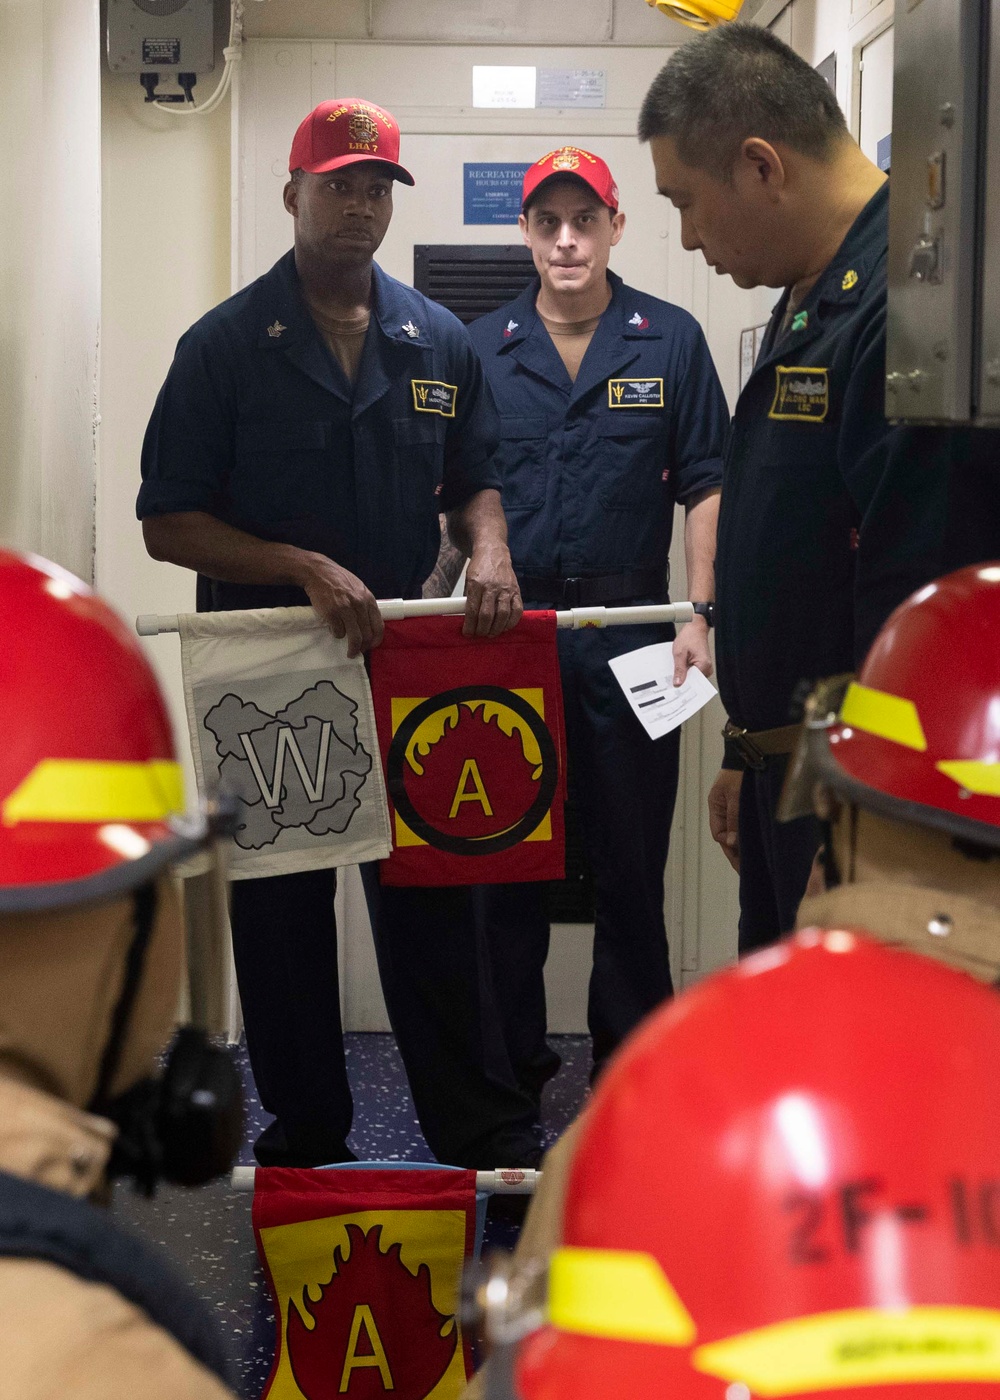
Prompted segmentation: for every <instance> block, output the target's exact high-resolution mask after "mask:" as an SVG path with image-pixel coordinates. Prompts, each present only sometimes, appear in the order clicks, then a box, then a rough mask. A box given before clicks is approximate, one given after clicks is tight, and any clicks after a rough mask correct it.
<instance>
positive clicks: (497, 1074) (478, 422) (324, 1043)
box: [138, 98, 537, 1167]
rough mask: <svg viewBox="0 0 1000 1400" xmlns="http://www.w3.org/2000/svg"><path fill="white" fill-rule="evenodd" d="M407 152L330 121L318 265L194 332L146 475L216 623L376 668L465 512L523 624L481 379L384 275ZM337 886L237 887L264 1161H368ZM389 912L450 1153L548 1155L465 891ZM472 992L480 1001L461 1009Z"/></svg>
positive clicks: (149, 500) (436, 1115) (152, 503)
mask: <svg viewBox="0 0 1000 1400" xmlns="http://www.w3.org/2000/svg"><path fill="white" fill-rule="evenodd" d="M398 157H399V130H398V127H397V125H396V123H395V121H394V120H393V118H392V117H391V116H390V115H389V113H387V112H384V111H383V110H382V109H381V108H379V107H376V106H374V105H373V104H372V103H369V102H363V101H359V100H357V99H354V98H349V99H344V100H343V101H332V102H323V103H321V104H320V105H319V106H318V107H317V108H316V109H315V110H314V111H313V112H311V113H310V114H309V116H308V117H306V119H305V120H304V121H303V122H302V123H301V125H300V126H299V128H298V131H297V132H296V134H295V139H294V141H293V143H292V150H291V157H290V160H289V171H290V178H289V180H288V183H287V184H286V185H285V187H284V203H285V208H286V209H287V210H288V212H289V214H290V215H291V216H292V219H293V220H294V229H295V246H294V249H293V250H292V251H290V252H288V253H287V254H286V255H285V256H284V257H282V258H281V259H280V260H279V261H278V262H277V263H276V264H275V266H274V267H273V268H272V269H271V270H270V272H268V273H266V274H265V275H264V276H263V277H260V278H258V280H257V281H256V282H254V283H252V284H251V285H250V286H249V287H247V288H245V289H244V290H243V291H241V292H239V293H238V294H237V295H236V296H234V297H231V298H230V299H229V300H228V301H226V302H224V303H223V304H222V305H221V306H218V307H216V308H215V309H214V310H213V311H210V312H209V313H208V314H207V315H206V316H204V317H203V318H202V319H201V320H200V321H199V322H198V323H197V324H196V325H195V326H193V327H192V328H191V330H189V331H188V332H187V334H186V335H185V336H183V337H182V339H181V341H180V343H179V345H178V348H177V354H176V357H175V359H174V363H173V365H172V366H171V369H170V372H169V374H168V376H167V380H166V382H165V384H164V386H163V388H162V390H161V392H160V395H159V398H158V399H157V402H156V407H155V409H154V411H153V415H152V418H151V420H150V424H149V428H148V430H147V434H146V440H145V443H144V446H143V456H142V473H143V485H142V490H141V491H140V493H139V501H138V514H139V516H140V518H141V519H142V522H143V533H144V537H145V540H146V544H147V548H148V549H149V552H150V553H151V554H152V555H153V557H154V558H157V559H164V560H169V561H171V562H172V563H175V564H180V565H182V566H184V567H186V568H190V569H195V570H197V571H198V574H199V592H198V602H199V607H200V609H202V610H208V609H232V608H258V607H279V606H289V605H295V604H306V603H311V604H312V605H313V607H314V608H316V610H317V611H318V612H319V613H320V614H321V615H322V616H323V617H324V618H326V619H327V621H328V622H329V624H330V627H331V630H332V631H333V633H334V634H335V635H336V636H337V637H341V638H346V639H347V641H348V644H349V651H350V653H351V654H352V655H356V654H357V653H358V652H359V651H364V650H366V649H368V648H369V647H371V646H375V645H377V644H378V642H379V641H380V639H381V636H382V622H381V618H380V616H379V613H378V609H377V607H376V603H375V600H376V598H380V597H381V598H384V597H397V596H404V597H411V598H414V597H419V596H420V588H421V584H422V583H423V581H424V579H425V578H426V577H427V576H428V574H429V573H430V572H431V569H432V568H433V566H434V561H435V559H436V557H437V553H438V546H439V541H440V531H439V525H438V514H439V511H444V512H446V513H448V516H449V525H450V531H451V537H452V539H453V541H454V542H455V543H456V544H457V545H458V546H459V547H460V548H461V549H462V550H463V552H464V553H465V554H466V555H467V556H468V558H469V569H468V576H467V584H466V592H467V595H468V599H469V603H468V609H467V613H466V623H465V630H466V633H467V634H468V635H473V634H474V635H477V636H487V635H489V636H495V635H497V634H499V633H501V632H503V631H504V630H505V629H507V628H509V627H511V626H513V625H514V624H515V623H516V622H517V620H518V618H519V617H520V615H521V601H520V597H519V593H518V587H517V580H516V578H515V576H514V573H513V570H512V568H511V564H510V556H509V554H508V550H507V543H506V526H505V524H504V517H503V512H502V510H501V506H500V496H499V493H498V490H497V487H498V485H499V479H498V477H497V475H496V471H495V468H494V467H493V466H492V464H491V460H490V459H491V457H492V455H493V451H494V449H495V447H496V443H497V426H498V425H497V420H496V414H495V411H494V408H493V404H492V401H491V399H490V395H489V391H488V389H487V388H486V386H485V383H484V380H483V374H482V369H481V367H480V365H479V361H478V359H477V358H476V355H475V352H474V351H473V349H472V346H471V344H470V342H469V338H468V336H467V334H466V332H465V331H464V330H463V329H462V327H461V325H460V324H459V322H458V321H457V320H456V318H455V317H454V316H452V315H451V313H450V312H448V311H446V310H444V309H443V308H442V307H440V306H437V305H436V304H435V303H433V302H430V301H428V300H426V299H425V298H424V297H423V296H421V295H420V294H419V293H417V292H415V291H413V290H412V289H411V288H409V287H406V286H404V285H403V284H402V283H400V282H397V281H395V280H394V279H393V278H391V277H388V276H387V275H386V274H385V273H384V272H382V271H381V269H380V268H379V267H378V266H377V265H376V264H375V263H374V262H373V257H374V254H375V253H376V251H377V250H378V248H379V245H380V244H381V242H382V239H383V237H384V236H385V233H386V230H387V229H388V226H389V221H390V219H391V217H392V195H393V183H394V181H398V182H401V183H403V184H406V185H412V184H413V177H412V176H411V175H410V174H409V173H408V172H407V171H406V170H405V169H404V168H403V166H401V165H400V164H399V163H398ZM334 889H335V875H334V872H333V871H332V870H313V871H308V872H306V873H304V874H296V875H284V876H276V877H273V878H270V879H259V880H252V879H251V880H243V881H241V882H239V883H238V884H237V885H236V886H235V888H234V890H233V902H232V924H233V946H234V951H235V957H236V969H237V975H238V979H239V986H240V994H241V997H242V1002H243V1010H244V1016H245V1021H246V1031H247V1045H248V1049H249V1053H250V1060H251V1064H252V1067H253V1071H254V1076H255V1079H256V1081H257V1087H258V1089H259V1091H260V1096H261V1100H262V1102H263V1104H264V1106H265V1108H267V1109H268V1110H269V1111H270V1112H272V1113H274V1114H275V1115H276V1117H277V1121H276V1122H275V1123H273V1124H271V1125H270V1126H269V1127H268V1128H267V1129H265V1131H264V1133H263V1134H262V1135H261V1138H260V1139H259V1141H258V1143H257V1146H256V1152H257V1159H258V1161H259V1162H261V1163H262V1164H264V1165H288V1166H312V1165H318V1164H321V1163H325V1162H330V1161H338V1160H343V1159H345V1158H346V1157H348V1156H349V1155H350V1153H349V1151H348V1149H347V1146H346V1138H347V1134H348V1131H349V1129H350V1126H351V1094H350V1088H349V1085H348V1082H347V1075H346V1069H345V1063H344V1051H343V1043H342V1035H341V1026H340V1009H339V991H338V976H337V953H336V930H335V926H334V920H333V897H334ZM369 894H370V898H371V900H372V904H373V907H372V914H373V923H374V924H375V936H376V941H377V943H378V948H379V954H380V964H381V969H382V976H383V983H384V990H385V994H386V1000H387V1002H388V1004H389V1008H390V1016H391V1017H392V1020H393V1025H394V1028H395V1030H396V1034H397V1037H398V1040H399V1044H400V1049H401V1052H402V1055H403V1058H404V1061H405V1062H406V1066H407V1072H408V1074H409V1078H410V1083H411V1086H412V1088H413V1092H414V1098H415V1100H416V1104H417V1111H418V1114H419V1116H420V1120H421V1124H422V1126H423V1129H424V1133H425V1136H426V1137H427V1140H428V1142H429V1143H430V1146H431V1148H432V1150H433V1151H435V1152H436V1153H437V1155H438V1156H439V1157H440V1158H441V1159H442V1160H444V1161H448V1162H452V1163H455V1164H457V1165H463V1166H484V1167H485V1166H495V1165H497V1164H503V1165H508V1164H509V1165H517V1163H518V1161H519V1160H520V1159H522V1158H525V1157H530V1156H532V1155H537V1146H536V1144H535V1141H534V1138H533V1136H532V1135H531V1131H530V1124H531V1118H532V1106H531V1103H530V1100H528V1099H527V1098H526V1097H525V1096H524V1095H522V1094H521V1093H520V1092H519V1091H518V1090H517V1088H516V1085H515V1084H514V1082H513V1077H512V1076H511V1077H510V1079H509V1082H507V1080H505V1078H504V1075H503V1073H502V1072H501V1071H500V1070H498V1069H497V1066H496V1058H495V1057H491V1056H490V1054H489V1051H488V1048H487V1047H486V1045H485V1041H486V1039H487V1037H486V1035H485V1033H484V1031H483V1028H482V1025H481V1024H480V1020H481V1016H480V1007H479V1000H478V998H479V990H478V989H479V986H480V978H479V974H478V969H477V967H476V964H475V947H474V941H473V939H472V937H471V935H470V932H469V929H468V927H467V926H466V925H465V924H463V922H462V919H463V917H464V913H463V907H462V906H461V905H460V903H459V902H458V894H457V893H456V892H455V891H448V892H439V891H430V892H429V891H426V890H423V891H419V892H414V891H411V890H394V891H383V892H379V891H378V888H377V884H375V883H374V881H373V882H372V888H371V889H370V891H369ZM466 902H467V901H466ZM455 985H461V987H462V989H463V990H462V995H461V998H460V1001H461V1005H459V1006H456V1005H446V1006H442V1004H441V1003H442V1001H445V1002H447V999H448V992H447V988H449V987H454V986H455ZM442 989H445V990H444V991H442ZM452 1000H453V1001H454V1000H456V998H454V997H453V998H452ZM487 1060H489V1062H490V1066H491V1067H490V1073H489V1075H487V1073H486V1068H485V1064H486V1062H487Z"/></svg>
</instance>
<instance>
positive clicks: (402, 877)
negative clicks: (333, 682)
mask: <svg viewBox="0 0 1000 1400" xmlns="http://www.w3.org/2000/svg"><path fill="white" fill-rule="evenodd" d="M462 623H463V619H462V618H461V617H419V618H407V619H406V620H405V621H402V622H387V623H386V625H385V639H384V641H383V642H382V645H381V646H379V647H376V648H375V650H374V651H373V652H372V653H371V678H372V697H373V699H374V701H375V719H376V724H377V728H378V736H379V747H380V748H381V751H382V763H383V766H384V768H385V774H386V786H387V788H388V793H389V807H390V816H391V820H392V836H393V850H392V855H391V856H390V857H389V859H388V860H385V861H383V862H382V882H383V884H387V885H478V884H502V883H506V882H512V881H523V880H560V879H562V878H563V874H564V871H565V840H564V832H563V802H564V798H565V771H566V761H565V734H564V726H563V708H562V687H561V685H560V681H559V657H558V654H557V652H556V617H555V613H552V612H536V613H525V615H524V617H523V618H522V619H521V621H520V622H519V623H518V625H517V626H516V627H515V628H513V629H512V630H511V631H510V632H505V633H504V634H503V636H501V637H463V636H462Z"/></svg>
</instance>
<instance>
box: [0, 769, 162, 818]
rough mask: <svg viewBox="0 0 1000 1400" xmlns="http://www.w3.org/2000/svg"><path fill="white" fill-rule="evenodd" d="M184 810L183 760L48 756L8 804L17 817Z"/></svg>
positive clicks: (8, 814)
mask: <svg viewBox="0 0 1000 1400" xmlns="http://www.w3.org/2000/svg"><path fill="white" fill-rule="evenodd" d="M183 810H184V780H183V777H182V775H181V768H180V764H179V763H173V762H170V761H168V760H166V759H153V760H152V762H150V763H105V762H101V761H99V760H92V759H82V758H44V759H42V761H41V763H38V764H36V765H35V767H34V768H33V769H32V770H31V772H30V773H29V774H28V776H27V777H26V778H25V780H24V782H23V783H21V784H20V785H19V786H18V787H17V788H15V790H14V791H13V792H12V793H11V795H10V796H9V797H8V798H7V799H6V801H5V802H4V804H3V809H2V817H3V822H4V825H5V826H14V825H16V823H17V822H155V821H161V820H162V819H163V818H164V817H168V816H170V815H171V814H173V813H176V812H181V811H183Z"/></svg>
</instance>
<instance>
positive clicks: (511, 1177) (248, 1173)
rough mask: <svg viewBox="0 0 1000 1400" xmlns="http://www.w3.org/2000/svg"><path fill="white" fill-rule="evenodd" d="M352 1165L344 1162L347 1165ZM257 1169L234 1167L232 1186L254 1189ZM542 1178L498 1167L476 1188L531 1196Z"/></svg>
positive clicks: (519, 1169)
mask: <svg viewBox="0 0 1000 1400" xmlns="http://www.w3.org/2000/svg"><path fill="white" fill-rule="evenodd" d="M350 1165H351V1164H350V1162H345V1163H344V1166H345V1167H348V1168H349V1167H350ZM324 1170H325V1169H324ZM386 1170H387V1171H388V1170H390V1168H386ZM256 1171H257V1168H256V1167H233V1171H232V1175H231V1177H230V1178H229V1184H230V1186H231V1187H232V1189H233V1190H234V1191H252V1190H253V1183H254V1176H255V1174H256ZM541 1179H542V1174H541V1172H540V1171H536V1170H534V1168H532V1167H496V1168H495V1169H494V1170H493V1171H486V1172H476V1190H477V1191H489V1192H490V1193H491V1194H492V1195H494V1196H530V1195H532V1194H533V1193H534V1191H535V1190H536V1189H537V1187H538V1183H539V1182H540V1181H541Z"/></svg>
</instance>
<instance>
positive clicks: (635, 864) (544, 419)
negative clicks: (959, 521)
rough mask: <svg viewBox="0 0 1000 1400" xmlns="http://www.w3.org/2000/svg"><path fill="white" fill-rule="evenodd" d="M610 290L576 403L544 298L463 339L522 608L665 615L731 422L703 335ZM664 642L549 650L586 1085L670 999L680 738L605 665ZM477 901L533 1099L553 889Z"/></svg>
mask: <svg viewBox="0 0 1000 1400" xmlns="http://www.w3.org/2000/svg"><path fill="white" fill-rule="evenodd" d="M608 277H609V282H610V285H611V293H612V295H611V302H610V304H609V305H608V307H607V310H606V311H605V312H604V315H603V316H602V317H601V320H600V323H599V324H598V327H597V329H596V330H595V332H594V336H593V339H592V341H591V343H590V345H589V346H588V349H587V353H586V355H585V356H584V359H583V362H582V364H581V366H580V370H579V373H578V375H577V378H576V382H575V383H572V382H571V381H570V378H569V375H568V374H567V371H566V368H565V366H564V365H563V362H562V360H561V358H560V356H559V353H558V351H557V350H556V347H555V345H554V343H553V341H552V339H551V337H550V336H549V334H548V332H547V331H546V329H545V326H544V325H543V323H542V321H541V320H540V319H539V317H538V316H537V314H536V311H535V300H536V297H537V295H538V290H539V283H538V281H537V280H536V281H535V282H534V283H533V284H532V285H531V286H529V287H528V288H527V289H526V290H525V292H523V293H522V295H521V296H520V297H518V299H517V300H516V301H513V302H511V303H510V304H509V305H507V306H504V307H503V308H501V310H499V311H496V312H494V313H492V314H491V315H489V316H484V317H483V318H482V319H481V320H479V321H477V322H475V323H474V325H473V326H472V327H471V332H472V340H473V343H474V345H475V346H476V348H477V349H478V351H479V353H480V355H481V357H482V360H483V366H484V369H485V371H486V376H487V379H488V380H489V383H490V387H491V388H492V390H493V394H494V397H495V399H496V401H497V406H498V408H499V411H500V421H501V442H500V446H499V448H498V450H497V454H496V456H495V458H494V465H495V466H497V467H498V468H499V470H500V473H501V475H502V478H503V486H502V497H503V506H504V512H505V514H506V516H507V526H508V532H509V540H510V551H511V557H512V559H513V562H514V568H515V570H516V572H517V576H518V580H519V582H520V585H521V591H522V596H523V599H524V603H525V607H528V608H531V607H572V606H575V605H580V606H586V605H597V604H602V603H604V604H608V605H625V604H628V603H637V602H662V601H665V600H666V597H667V587H668V578H669V550H670V536H671V530H672V526H673V515H674V503H675V502H676V501H680V502H681V503H682V504H683V503H687V502H690V501H692V500H694V499H696V498H697V497H698V496H699V495H701V494H702V493H703V492H705V491H708V490H711V489H713V488H715V487H717V486H718V485H719V484H720V481H721V460H720V459H721V455H722V447H723V438H724V435H725V431H726V426H727V423H728V417H729V415H728V411H727V408H726V402H725V399H724V397H723V393H722V388H721V386H720V384H719V381H718V377H717V375H716V373H715V368H714V366H713V364H712V359H711V356H710V354H709V351H708V346H707V345H706V343H705V339H704V336H703V335H702V332H701V330H700V329H699V327H698V325H697V322H695V320H694V319H693V318H692V317H691V316H689V315H688V314H687V312H685V311H682V310H680V309H679V308H678V307H676V306H671V305H669V304H668V303H667V302H663V301H659V300H658V299H657V298H655V297H651V296H647V295H646V294H645V293H643V292H638V291H635V290H634V289H633V288H631V287H626V286H625V285H624V283H623V282H622V280H621V278H619V277H617V276H615V275H614V274H612V273H609V274H608ZM672 638H673V629H672V628H670V627H669V626H666V625H646V626H639V627H613V628H602V629H587V630H582V631H576V632H573V631H561V632H560V633H559V658H560V666H561V671H562V684H563V694H564V700H565V707H566V739H567V751H568V779H569V789H570V800H571V803H572V804H573V805H574V807H575V808H576V810H577V812H578V813H579V816H580V822H581V828H582V834H583V840H584V846H585V850H586V853H587V857H588V859H589V862H590V865H591V868H592V870H593V873H594V879H595V887H596V917H595V925H594V963H593V971H592V974H591V979H590V995H589V1005H588V1021H589V1025H590V1031H591V1035H592V1037H593V1052H594V1063H595V1067H596V1068H599V1067H600V1066H601V1064H602V1063H603V1062H604V1060H605V1059H606V1058H607V1056H608V1055H609V1054H610V1053H611V1052H612V1051H613V1050H614V1049H615V1047H616V1046H617V1045H618V1044H619V1042H620V1041H621V1039H622V1038H623V1037H624V1036H625V1035H627V1034H628V1032H629V1031H630V1030H631V1029H632V1027H633V1026H635V1025H636V1023H637V1022H638V1021H639V1020H641V1018H642V1017H643V1016H644V1015H645V1014H646V1013H647V1012H648V1011H650V1010H651V1009H652V1008H653V1007H654V1006H656V1005H657V1004H658V1003H659V1002H660V1001H662V1000H663V998H664V997H666V996H669V995H670V992H671V990H672V987H671V980H670V963H669V958H668V950H667V938H666V930H665V927H664V919H663V875H664V866H665V864H666V859H667V848H668V843H669V839H670V824H671V820H672V817H673V808H674V798H675V795H676V790H677V767H678V754H679V734H678V733H677V732H675V733H673V734H670V735H667V736H666V737H665V738H662V739H658V740H656V741H655V742H654V741H652V740H651V739H650V738H649V737H648V735H647V734H646V733H645V731H644V730H643V729H642V727H641V725H640V724H639V722H638V720H637V719H636V718H635V716H634V715H633V714H632V712H631V710H630V709H629V706H628V703H627V702H626V700H625V697H624V695H623V694H622V692H621V690H620V688H619V686H618V683H617V681H616V680H615V677H614V674H613V672H612V671H611V668H610V667H609V665H608V661H609V659H610V658H611V657H613V656H619V655H621V654H622V653H623V652H626V651H633V650H634V649H635V648H637V647H642V646H648V645H649V644H651V643H653V642H663V641H669V640H671V639H672ZM480 901H481V917H482V918H483V919H484V921H485V925H486V928H487V931H488V936H489V940H490V948H491V954H492V959H493V976H494V984H495V990H496V995H497V1001H498V1005H499V1007H500V1009H501V1014H502V1015H503V1017H504V1021H505V1026H506V1033H507V1045H508V1050H509V1052H510V1056H511V1060H512V1062H513V1065H514V1069H515V1071H516V1072H517V1074H518V1079H519V1082H520V1083H521V1084H522V1086H523V1087H524V1088H526V1089H527V1090H528V1091H529V1092H531V1093H534V1094H535V1095H536V1096H537V1094H538V1092H539V1090H540V1088H541V1084H542V1083H543V1082H544V1080H545V1078H546V1077H547V1076H548V1075H549V1074H551V1073H552V1072H553V1070H554V1057H553V1056H552V1054H551V1052H549V1051H547V1050H546V1047H545V1039H544V1037H545V994H544V984H543V981H542V969H543V966H544V963H545V958H546V954H547V952H548V941H549V924H548V918H547V914H546V889H545V887H544V886H538V885H531V884H525V885H508V886H490V887H486V888H484V889H483V890H481V891H480Z"/></svg>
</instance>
